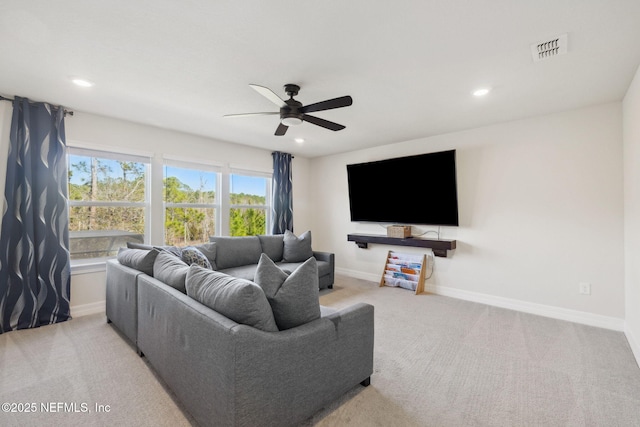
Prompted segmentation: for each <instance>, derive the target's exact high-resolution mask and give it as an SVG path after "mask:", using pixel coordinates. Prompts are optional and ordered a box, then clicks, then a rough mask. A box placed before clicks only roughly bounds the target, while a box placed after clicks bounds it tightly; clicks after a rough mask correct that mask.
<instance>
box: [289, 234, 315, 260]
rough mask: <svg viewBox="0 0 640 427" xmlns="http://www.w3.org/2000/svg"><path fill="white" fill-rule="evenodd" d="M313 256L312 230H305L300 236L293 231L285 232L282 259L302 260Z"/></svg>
mask: <svg viewBox="0 0 640 427" xmlns="http://www.w3.org/2000/svg"><path fill="white" fill-rule="evenodd" d="M312 256H313V250H311V231H305V232H304V233H302V234H301V235H300V237H298V236H296V235H295V234H293V233H292V232H291V231H289V230H286V231H285V232H284V250H283V253H282V259H283V260H284V261H285V262H302V261H306V260H308V259H309V258H311V257H312Z"/></svg>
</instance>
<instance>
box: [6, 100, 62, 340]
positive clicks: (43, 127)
mask: <svg viewBox="0 0 640 427" xmlns="http://www.w3.org/2000/svg"><path fill="white" fill-rule="evenodd" d="M9 140H10V146H9V156H8V159H7V180H6V186H5V196H4V198H5V200H4V210H3V219H2V230H1V231H0V333H3V332H8V331H11V330H15V329H25V328H34V327H38V326H41V325H47V324H51V323H57V322H62V321H65V320H68V319H70V318H71V315H70V310H69V293H70V283H71V282H70V261H69V213H68V210H67V199H68V196H67V165H66V162H67V160H66V155H65V152H66V144H65V134H64V110H63V108H61V107H54V106H51V105H49V104H45V103H32V102H29V100H28V99H26V98H19V97H16V98H15V100H14V101H13V117H12V120H11V134H10V137H9Z"/></svg>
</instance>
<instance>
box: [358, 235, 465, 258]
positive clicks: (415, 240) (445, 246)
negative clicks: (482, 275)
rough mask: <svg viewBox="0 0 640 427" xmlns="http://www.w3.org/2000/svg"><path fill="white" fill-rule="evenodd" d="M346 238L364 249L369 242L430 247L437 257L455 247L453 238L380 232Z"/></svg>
mask: <svg viewBox="0 0 640 427" xmlns="http://www.w3.org/2000/svg"><path fill="white" fill-rule="evenodd" d="M347 240H348V241H349V242H355V243H356V245H358V247H359V248H362V249H366V248H368V247H369V243H377V244H380V245H393V246H415V247H418V248H431V249H432V250H433V254H434V255H435V256H439V257H446V256H447V251H449V250H453V249H455V248H456V241H455V240H430V239H420V238H419V237H406V238H400V237H388V236H383V235H381V234H348V235H347Z"/></svg>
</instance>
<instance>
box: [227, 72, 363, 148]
mask: <svg viewBox="0 0 640 427" xmlns="http://www.w3.org/2000/svg"><path fill="white" fill-rule="evenodd" d="M249 86H251V87H252V88H253V89H254V90H255V91H256V92H258V93H259V94H260V95H262V96H264V97H265V98H267V99H268V100H269V101H271V102H273V103H274V104H276V105H277V106H278V107H280V124H279V125H278V127H277V128H276V132H275V135H276V136H282V135H284V134H285V133H287V129H289V126H297V125H300V124H302V122H303V121H305V122H309V123H312V124H314V125H316V126H320V127H323V128H325V129H329V130H333V131H339V130H342V129H344V128H345V126H343V125H341V124H338V123H334V122H330V121H328V120H325V119H321V118H319V117H315V116H310V115H308V114H306V113H308V112H314V111H325V110H331V109H334V108H342V107H348V106H350V105H351V104H353V99H352V98H351V97H350V96H342V97H339V98H333V99H328V100H326V101H321V102H316V103H315V104H309V105H307V106H304V105H302V103H301V102H299V101H296V100H295V99H293V97H294V96H296V95H297V94H298V92H299V91H300V86H298V85H296V84H292V83H288V84H286V85H284V91H285V93H286V94H287V95H289V99H287V100H284V99H282V98H280V97H279V96H278V95H276V94H275V93H274V92H273V91H272V90H271V89H269V88H266V87H264V86H259V85H255V84H250V85H249ZM271 114H278V113H275V112H267V113H245V114H228V115H226V116H224V117H246V116H256V115H257V116H260V115H271Z"/></svg>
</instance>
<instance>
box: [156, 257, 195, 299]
mask: <svg viewBox="0 0 640 427" xmlns="http://www.w3.org/2000/svg"><path fill="white" fill-rule="evenodd" d="M188 271H189V265H188V264H187V263H185V262H184V261H182V260H181V259H180V258H178V257H177V256H175V255H173V254H171V253H169V252H166V251H160V253H159V254H158V256H157V257H156V260H155V262H154V263H153V277H155V278H156V279H158V280H160V281H161V282H164V283H165V284H167V285H169V286H171V287H172V288H176V289H177V290H179V291H180V292H182V293H186V292H187V290H186V288H185V284H184V282H185V279H186V278H187V272H188Z"/></svg>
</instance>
